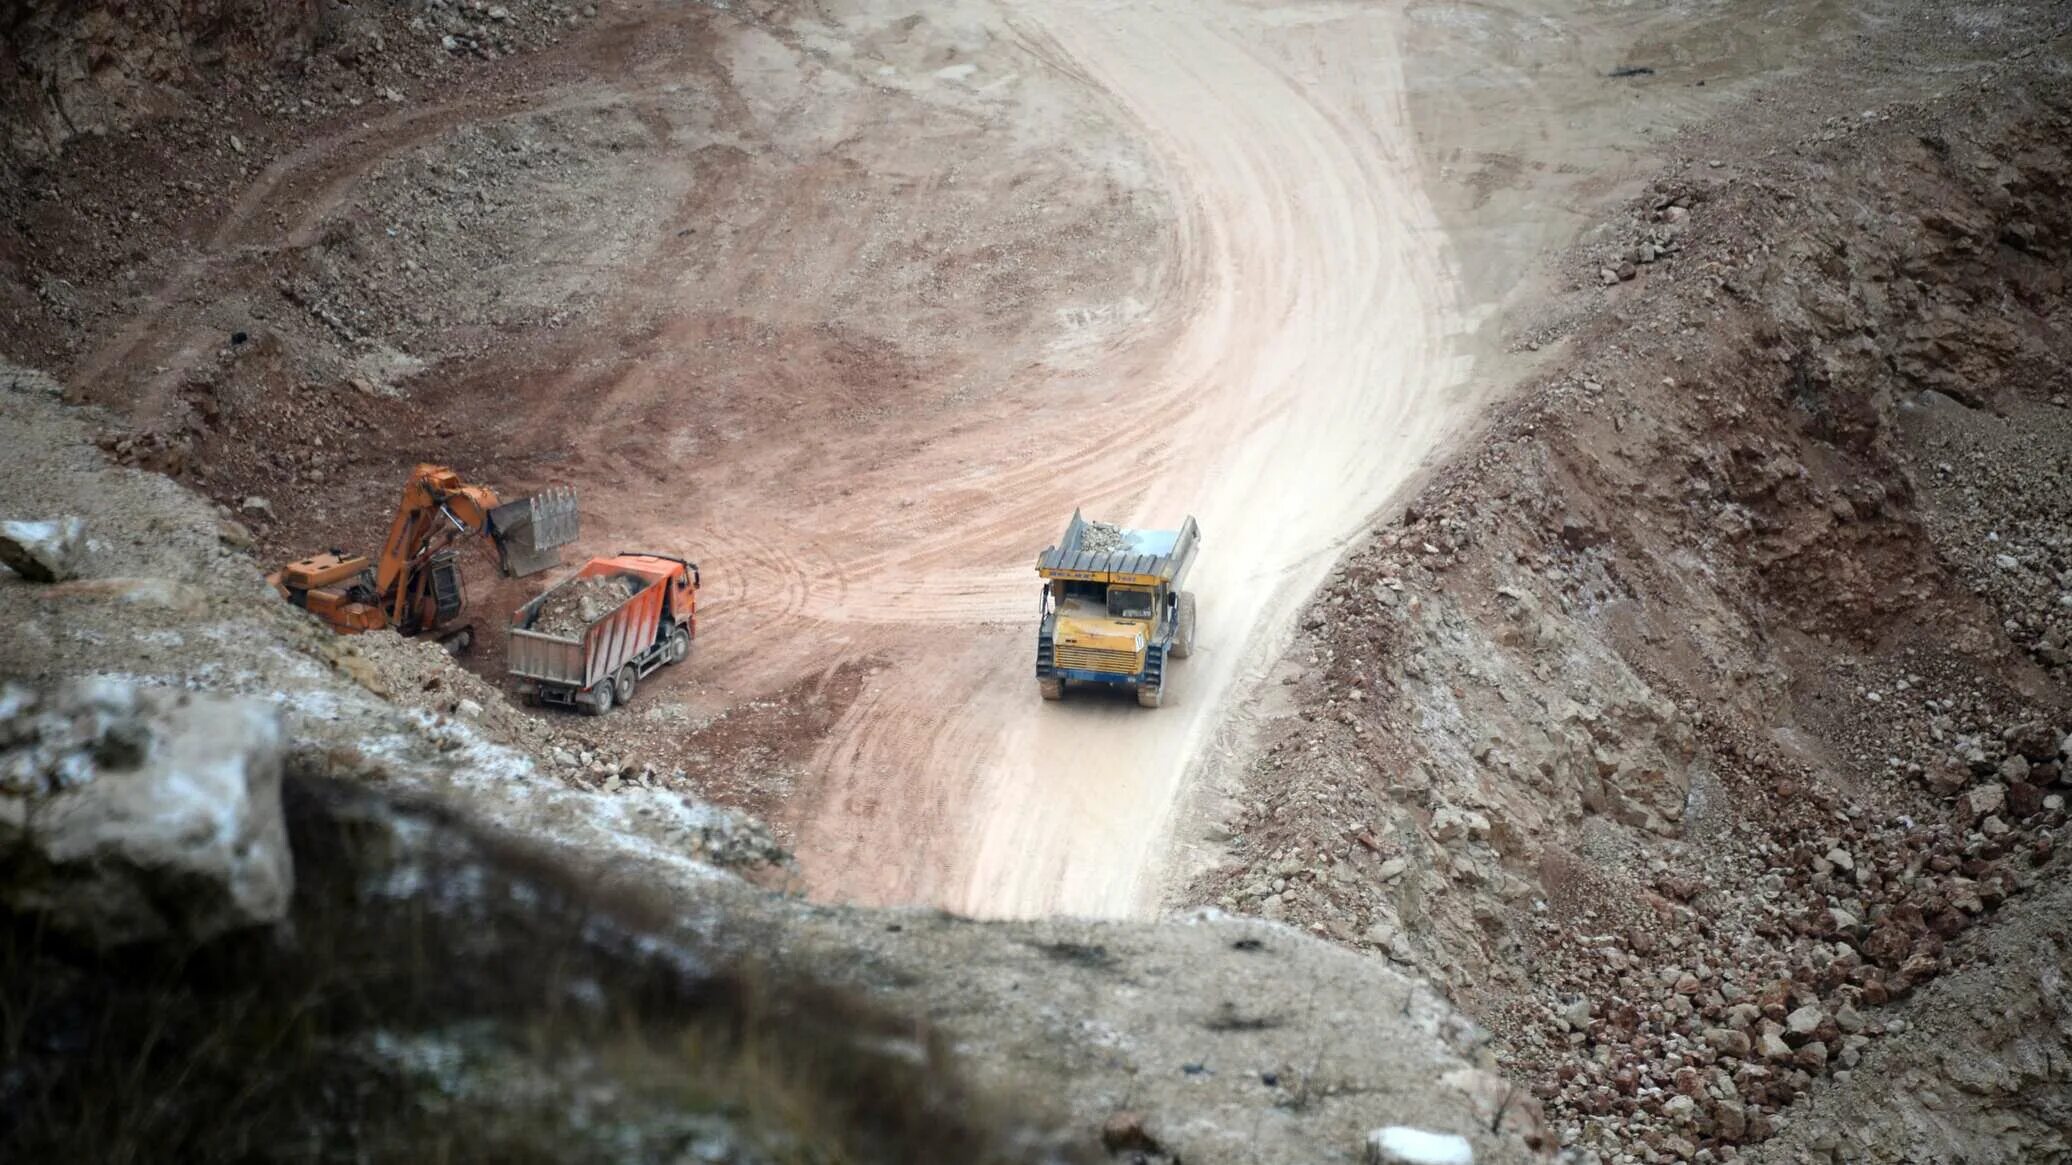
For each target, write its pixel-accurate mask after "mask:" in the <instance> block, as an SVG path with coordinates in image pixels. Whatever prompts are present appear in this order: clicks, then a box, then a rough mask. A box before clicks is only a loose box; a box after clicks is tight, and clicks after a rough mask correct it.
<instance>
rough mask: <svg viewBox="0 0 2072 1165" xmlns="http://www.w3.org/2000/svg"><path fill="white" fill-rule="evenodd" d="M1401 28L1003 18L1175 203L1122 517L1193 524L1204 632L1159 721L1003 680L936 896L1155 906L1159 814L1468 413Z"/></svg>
mask: <svg viewBox="0 0 2072 1165" xmlns="http://www.w3.org/2000/svg"><path fill="white" fill-rule="evenodd" d="M1391 19H1392V18H1391V17H1390V16H1389V14H1387V13H1385V12H1382V11H1379V10H1377V9H1376V8H1374V7H1371V6H1362V7H1358V8H1355V7H1350V6H1345V5H1325V4H1319V5H1308V6H1294V7H1283V6H1275V7H1270V8H1269V7H1267V6H1260V5H1247V4H1235V3H1219V2H1213V0H1211V2H1202V0H1169V2H1157V3H1138V2H1132V3H1052V2H1045V3H1032V4H1029V5H1027V6H1026V9H1025V11H1024V12H1023V13H1022V14H1021V15H1019V16H1018V17H1017V18H1016V19H1015V20H1014V21H1013V23H1014V26H1015V28H1016V30H1017V32H1018V34H1019V35H1021V36H1023V37H1024V38H1025V39H1027V40H1028V41H1029V42H1030V43H1031V45H1032V48H1033V49H1034V51H1036V52H1037V53H1038V54H1039V55H1041V56H1042V57H1044V58H1045V59H1047V60H1053V61H1058V62H1060V63H1061V64H1063V65H1064V66H1065V67H1069V68H1070V69H1071V70H1072V71H1073V72H1075V73H1076V74H1078V75H1079V76H1082V77H1083V78H1085V80H1086V81H1087V83H1089V84H1093V85H1096V86H1099V87H1100V88H1101V89H1103V90H1105V91H1106V93H1107V94H1108V95H1109V96H1110V98H1111V99H1112V101H1113V102H1114V103H1115V105H1116V107H1117V108H1118V109H1119V110H1120V111H1121V113H1122V114H1123V115H1124V116H1125V117H1127V118H1128V119H1129V121H1131V122H1132V123H1134V124H1135V125H1136V126H1138V127H1139V128H1140V129H1141V132H1142V133H1143V135H1144V136H1145V138H1146V139H1147V140H1148V143H1149V145H1150V147H1151V148H1152V150H1153V152H1154V153H1155V154H1156V156H1157V157H1158V158H1159V160H1160V162H1161V165H1162V172H1163V181H1164V184H1165V187H1166V193H1167V195H1168V197H1169V198H1170V199H1171V202H1172V204H1173V207H1174V208H1175V210H1176V213H1177V222H1178V228H1177V233H1176V237H1175V239H1174V245H1175V248H1176V256H1177V263H1176V270H1177V275H1176V277H1175V278H1174V279H1172V280H1171V281H1170V282H1169V284H1168V295H1169V297H1170V299H1169V301H1168V302H1166V303H1164V304H1162V305H1160V311H1159V312H1158V313H1156V314H1157V315H1158V317H1159V318H1160V319H1162V320H1164V321H1166V322H1167V326H1169V327H1170V326H1172V325H1173V324H1175V323H1177V327H1176V328H1174V330H1172V331H1170V332H1168V333H1166V334H1164V335H1155V336H1154V335H1143V336H1139V337H1138V338H1137V342H1138V343H1140V344H1153V345H1160V346H1162V347H1163V350H1162V351H1161V352H1160V353H1159V355H1158V357H1157V359H1156V361H1155V362H1154V363H1152V364H1151V365H1150V369H1149V371H1148V374H1147V375H1146V376H1145V378H1144V379H1143V380H1141V381H1139V382H1137V383H1134V384H1117V385H1116V386H1115V390H1116V392H1117V393H1118V394H1128V393H1134V392H1139V391H1144V390H1145V389H1146V388H1147V387H1148V388H1152V389H1155V391H1156V394H1157V395H1158V396H1159V397H1160V398H1162V399H1164V400H1166V401H1168V402H1170V406H1169V415H1170V417H1171V420H1172V424H1171V427H1170V429H1169V430H1168V431H1167V434H1166V439H1167V441H1168V443H1169V445H1170V450H1169V456H1168V457H1166V458H1165V459H1164V472H1162V473H1161V474H1159V475H1158V476H1157V477H1156V478H1155V479H1151V480H1148V481H1147V482H1146V483H1145V487H1146V488H1145V490H1144V492H1143V494H1142V497H1141V499H1140V500H1139V501H1138V502H1137V503H1136V505H1135V506H1134V507H1133V509H1132V512H1130V513H1127V514H1123V515H1118V516H1119V517H1121V518H1124V519H1126V520H1132V521H1136V522H1142V523H1146V524H1164V523H1170V522H1173V521H1176V520H1177V519H1178V518H1179V517H1180V516H1181V515H1182V514H1185V513H1189V512H1192V513H1194V514H1195V515H1197V516H1198V517H1199V518H1200V520H1201V524H1202V529H1203V532H1204V549H1203V553H1202V556H1201V559H1200V562H1199V565H1198V566H1197V568H1196V571H1195V575H1194V579H1193V583H1192V586H1193V589H1194V590H1195V591H1196V593H1197V594H1198V595H1199V596H1200V603H1201V612H1202V613H1201V630H1200V641H1201V644H1202V646H1201V647H1200V648H1199V649H1198V650H1197V651H1196V653H1195V655H1194V657H1193V658H1191V659H1189V660H1187V661H1186V662H1184V663H1182V664H1180V665H1179V679H1178V680H1177V681H1176V682H1177V688H1176V690H1175V692H1174V698H1173V701H1172V703H1171V704H1170V705H1169V706H1168V707H1165V708H1163V709H1160V710H1158V711H1156V712H1145V711H1141V710H1139V709H1137V708H1135V707H1134V706H1129V705H1124V704H1118V703H1116V702H1114V701H1105V700H1081V701H1076V702H1073V701H1068V702H1067V703H1065V704H1063V705H1041V704H1038V703H1037V702H1035V700H1034V698H1033V696H1034V693H1033V692H1029V691H1025V690H1021V689H1026V688H1029V687H1031V686H1032V685H1031V684H1029V683H1027V682H1022V683H1017V684H1013V685H1012V688H1013V689H1014V691H1013V694H1014V695H1015V696H1016V697H1017V698H1018V700H1019V701H1020V702H1019V704H1018V705H1016V706H1014V707H1012V708H1009V709H1004V712H1005V715H1004V716H1003V723H1002V724H1001V725H1000V731H999V733H998V741H997V747H996V749H995V750H994V755H993V756H992V757H991V758H990V763H989V764H987V765H986V766H985V767H984V768H983V770H982V778H983V786H982V796H981V797H980V799H979V800H978V801H977V802H976V803H975V805H974V808H975V809H976V812H975V814H974V815H973V817H972V819H971V820H972V824H973V825H974V826H975V827H976V828H977V829H978V830H979V833H978V842H977V845H976V846H975V848H974V849H973V850H972V851H971V853H970V856H969V869H968V873H967V874H966V876H965V878H964V882H963V885H962V887H961V889H960V890H959V891H958V892H957V893H956V894H954V895H953V896H951V897H950V899H949V902H950V904H951V905H954V906H956V907H959V908H961V909H963V910H966V911H969V912H972V913H976V914H982V915H1007V916H1020V915H1032V914H1042V913H1066V914H1093V915H1128V914H1133V913H1140V912H1143V911H1145V910H1147V909H1149V908H1151V907H1153V906H1154V905H1155V902H1154V901H1153V899H1154V897H1155V893H1156V884H1157V879H1156V876H1155V875H1156V869H1157V865H1158V858H1159V855H1160V854H1161V853H1163V851H1164V849H1165V846H1166V844H1167V841H1168V836H1167V835H1168V833H1169V832H1170V827H1171V822H1172V819H1173V816H1174V811H1175V809H1176V807H1177V806H1178V805H1179V803H1180V799H1181V795H1182V792H1183V790H1184V788H1185V787H1186V784H1187V781H1188V779H1189V777H1190V774H1192V773H1193V772H1194V771H1195V770H1196V769H1197V768H1198V767H1199V766H1200V765H1202V764H1205V763H1209V762H1210V756H1209V751H1208V746H1209V745H1210V743H1211V742H1212V741H1213V740H1214V739H1215V736H1216V733H1217V730H1218V728H1219V727H1220V726H1221V725H1222V724H1223V722H1224V721H1225V719H1226V717H1227V713H1228V711H1229V710H1230V709H1231V708H1233V707H1234V706H1235V705H1236V704H1237V703H1238V702H1239V701H1242V700H1243V699H1244V698H1245V697H1246V694H1247V691H1248V690H1249V689H1250V688H1251V687H1252V686H1253V685H1254V684H1255V683H1256V682H1257V680H1258V679H1259V677H1260V676H1261V674H1262V673H1263V672H1264V670H1265V668H1266V666H1267V665H1268V664H1269V663H1270V662H1271V660H1272V659H1273V657H1274V656H1276V655H1277V654H1278V652H1279V651H1280V650H1281V648H1282V647H1283V646H1284V645H1285V643H1286V641H1287V637H1288V632H1289V629H1290V627H1291V625H1292V621H1293V619H1294V616H1295V613H1296V611H1297V609H1298V608H1299V607H1300V605H1301V604H1302V602H1303V600H1304V599H1305V598H1306V597H1307V596H1308V595H1309V594H1310V593H1312V592H1313V591H1314V589H1315V588H1316V586H1317V584H1318V583H1319V582H1320V581H1321V579H1322V577H1323V575H1324V574H1325V573H1326V572H1327V571H1328V570H1329V568H1330V566H1331V564H1332V562H1333V561H1334V560H1335V559H1336V557H1337V556H1338V554H1339V552H1340V550H1341V549H1342V548H1343V546H1344V545H1345V542H1346V540H1347V539H1348V538H1350V537H1352V536H1353V535H1355V534H1356V533H1357V532H1358V531H1359V530H1360V529H1361V528H1362V527H1363V526H1364V524H1365V523H1366V522H1367V520H1368V519H1369V518H1370V517H1371V516H1372V515H1373V514H1374V512H1375V511H1376V510H1377V508H1379V507H1380V506H1381V505H1382V504H1383V503H1384V502H1385V501H1386V500H1387V499H1388V497H1389V495H1390V494H1391V492H1392V491H1394V490H1395V489H1397V488H1398V487H1399V486H1401V485H1402V484H1403V483H1404V482H1405V481H1406V480H1407V479H1408V477H1409V476H1410V475H1411V473H1412V472H1413V471H1414V470H1415V469H1416V468H1417V467H1418V466H1419V464H1420V463H1421V462H1422V461H1423V460H1424V459H1425V458H1426V456H1427V455H1428V454H1430V453H1431V452H1432V451H1434V450H1435V449H1436V448H1437V447H1438V446H1439V445H1440V444H1441V443H1442V442H1443V441H1444V440H1445V438H1446V437H1447V435H1448V434H1449V433H1451V432H1452V431H1454V430H1455V429H1456V428H1457V427H1458V426H1459V424H1460V422H1461V421H1462V420H1463V416H1464V413H1465V412H1466V411H1467V409H1468V407H1469V406H1470V404H1471V403H1472V402H1471V401H1470V400H1469V399H1468V396H1467V389H1466V388H1465V387H1464V385H1465V381H1466V371H1467V369H1466V365H1467V361H1466V358H1465V357H1457V356H1455V355H1454V354H1453V353H1455V352H1456V351H1457V350H1460V349H1461V347H1462V346H1461V345H1460V344H1458V343H1457V338H1458V337H1459V336H1460V334H1461V333H1462V332H1463V331H1464V325H1463V323H1462V321H1461V319H1460V315H1459V310H1458V306H1457V302H1456V299H1455V292H1454V286H1453V281H1452V279H1451V277H1450V275H1449V272H1448V268H1447V262H1446V257H1445V254H1444V249H1443V245H1442V236H1441V234H1440V230H1439V227H1438V223H1437V219H1436V216H1435V214H1434V212H1433V210H1432V208H1431V206H1430V204H1429V202H1428V201H1427V199H1426V197H1425V195H1424V193H1423V191H1422V189H1421V187H1420V180H1419V175H1418V173H1417V166H1416V161H1415V156H1414V152H1413V149H1412V146H1411V138H1410V129H1409V126H1408V124H1407V119H1406V115H1405V112H1404V103H1403V94H1402V78H1401V73H1400V70H1399V68H1398V65H1397V56H1396V49H1395V41H1394V36H1393V33H1392V29H1391V27H1390V20H1391ZM1021 662H1024V661H1020V660H1017V663H1018V664H1019V663H1021ZM1024 670H1025V669H1024ZM1024 678H1025V677H1024Z"/></svg>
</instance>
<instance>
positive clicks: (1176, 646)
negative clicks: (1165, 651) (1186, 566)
mask: <svg viewBox="0 0 2072 1165" xmlns="http://www.w3.org/2000/svg"><path fill="white" fill-rule="evenodd" d="M1193 654H1194V592H1193V591H1181V592H1180V625H1179V627H1177V628H1175V629H1174V631H1173V658H1174V659H1186V658H1187V657H1188V656H1190V655H1193Z"/></svg>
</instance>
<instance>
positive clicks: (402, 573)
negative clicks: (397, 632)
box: [374, 465, 497, 626]
mask: <svg viewBox="0 0 2072 1165" xmlns="http://www.w3.org/2000/svg"><path fill="white" fill-rule="evenodd" d="M496 506H497V498H496V494H495V493H493V492H491V491H490V490H489V489H487V488H485V487H483V486H479V485H469V484H467V483H466V482H464V481H462V480H461V479H460V475H459V474H457V473H455V472H453V470H451V469H448V468H446V467H445V466H443V465H420V466H418V467H417V468H416V469H415V470H413V471H412V472H411V474H410V480H409V481H408V482H407V483H405V484H404V486H403V499H402V501H401V502H399V503H398V504H397V506H396V516H395V519H394V520H393V521H391V522H390V523H389V533H388V540H387V541H385V542H383V543H382V547H381V558H380V559H379V560H378V562H377V565H376V567H375V572H374V588H375V592H376V593H377V594H379V595H380V596H381V605H382V607H383V609H384V610H386V611H387V612H388V616H389V619H390V620H391V621H392V622H394V623H395V624H396V625H397V626H404V625H406V624H407V623H408V622H409V620H408V619H407V617H406V616H407V615H408V613H409V610H410V604H411V602H412V601H413V600H414V599H415V598H416V596H415V595H414V594H412V593H411V592H412V591H413V589H414V588H413V587H412V586H411V585H410V583H411V580H412V578H413V577H414V576H415V574H416V570H417V567H418V566H420V565H422V564H423V562H424V561H425V560H426V559H428V558H430V557H431V556H432V555H433V554H434V553H436V552H437V551H439V550H440V549H442V548H444V547H445V546H447V545H449V544H450V543H451V542H452V541H453V540H454V539H455V538H456V537H458V536H460V535H462V534H479V533H484V532H486V531H487V529H488V523H489V511H491V510H493V509H495V508H496Z"/></svg>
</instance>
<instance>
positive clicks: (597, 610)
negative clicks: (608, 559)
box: [528, 575, 640, 639]
mask: <svg viewBox="0 0 2072 1165" xmlns="http://www.w3.org/2000/svg"><path fill="white" fill-rule="evenodd" d="M639 589H640V588H639V587H638V586H637V585H636V584H634V583H633V581H632V580H630V579H628V578H626V577H625V576H623V575H597V576H594V577H591V578H579V579H576V580H574V581H572V582H567V583H563V584H562V585H560V586H558V587H555V588H554V589H553V590H551V591H548V592H547V597H546V601H545V602H542V603H541V604H540V613H539V616H538V617H537V618H535V619H534V620H533V621H532V626H531V627H530V628H528V630H532V631H537V632H539V633H540V634H542V635H553V636H556V637H558V638H561V639H577V638H580V637H581V636H582V634H583V632H584V631H585V630H587V629H588V628H589V626H590V624H592V623H595V622H597V621H598V620H599V619H602V618H604V617H605V616H606V615H609V614H611V613H612V612H613V611H616V610H618V609H619V604H621V603H624V602H625V601H626V600H627V599H630V598H632V597H633V595H634V593H635V592H636V591H638V590H639Z"/></svg>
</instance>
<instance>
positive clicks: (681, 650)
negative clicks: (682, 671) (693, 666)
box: [669, 627, 691, 664]
mask: <svg viewBox="0 0 2072 1165" xmlns="http://www.w3.org/2000/svg"><path fill="white" fill-rule="evenodd" d="M690 657H691V633H690V632H688V631H686V630H684V629H683V628H681V627H678V628H677V629H676V630H674V631H671V632H670V633H669V662H670V663H672V664H678V663H682V662H683V661H684V660H687V659H689V658H690Z"/></svg>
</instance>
